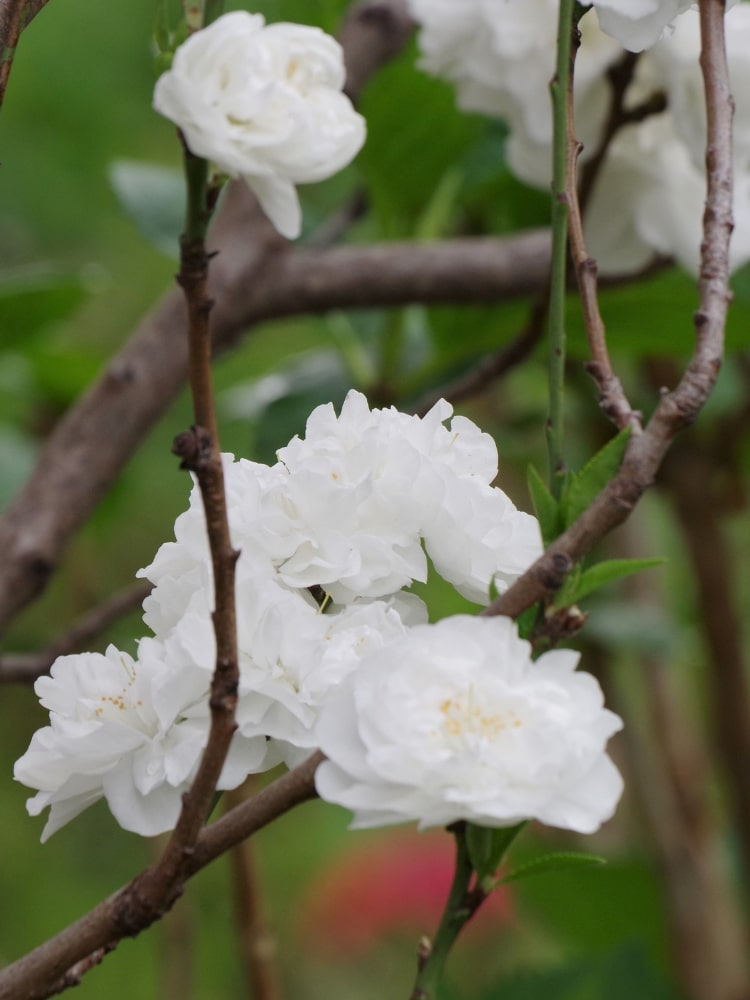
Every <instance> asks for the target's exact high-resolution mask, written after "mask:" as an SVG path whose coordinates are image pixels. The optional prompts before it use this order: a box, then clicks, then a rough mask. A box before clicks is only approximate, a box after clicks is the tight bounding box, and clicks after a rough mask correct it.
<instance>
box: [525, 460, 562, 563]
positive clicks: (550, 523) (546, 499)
mask: <svg viewBox="0 0 750 1000" xmlns="http://www.w3.org/2000/svg"><path fill="white" fill-rule="evenodd" d="M527 482H528V485H529V493H530V494H531V501H532V503H533V504H534V510H535V511H536V516H537V518H538V519H539V527H540V528H541V532H542V540H543V542H544V544H545V545H549V543H550V542H552V541H554V539H555V538H557V536H558V535H559V534H560V532H561V531H562V528H563V524H562V518H561V516H560V505H559V504H558V502H557V500H555V498H554V497H553V496H552V494H551V493H550V491H549V488H548V487H547V484H546V483H545V482H544V480H543V479H542V477H541V476H540V475H539V473H538V472H537V471H536V469H535V468H534V466H533V465H530V466H529V469H528V475H527Z"/></svg>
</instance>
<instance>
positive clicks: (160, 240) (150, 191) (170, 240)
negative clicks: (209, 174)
mask: <svg viewBox="0 0 750 1000" xmlns="http://www.w3.org/2000/svg"><path fill="white" fill-rule="evenodd" d="M109 182H110V184H111V185H112V188H113V190H114V192H115V194H116V195H117V200H118V201H119V202H120V205H121V206H122V209H123V211H124V212H125V214H126V215H127V216H128V218H129V219H130V221H131V222H132V223H133V224H134V225H135V226H136V228H137V229H138V231H139V232H140V234H141V235H142V236H143V237H144V239H146V240H148V242H149V243H150V244H151V245H152V246H154V247H156V249H157V250H160V251H161V252H162V253H164V254H166V255H167V256H168V257H175V258H176V257H177V256H178V254H179V239H180V233H181V232H182V229H183V224H184V221H185V179H184V177H183V175H182V171H181V170H177V169H174V168H172V167H163V166H160V165H159V164H158V163H138V162H136V161H135V160H117V161H116V162H114V163H112V164H111V165H110V168H109Z"/></svg>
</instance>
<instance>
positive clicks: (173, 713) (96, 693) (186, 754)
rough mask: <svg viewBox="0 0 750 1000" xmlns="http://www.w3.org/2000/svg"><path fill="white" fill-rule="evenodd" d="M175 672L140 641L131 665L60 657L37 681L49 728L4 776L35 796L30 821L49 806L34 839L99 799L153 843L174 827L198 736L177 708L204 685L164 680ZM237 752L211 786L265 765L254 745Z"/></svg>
mask: <svg viewBox="0 0 750 1000" xmlns="http://www.w3.org/2000/svg"><path fill="white" fill-rule="evenodd" d="M179 668H180V664H179V662H176V663H170V662H169V658H168V656H167V655H166V652H165V650H164V648H163V647H162V646H161V644H159V643H157V642H156V641H155V640H145V642H144V643H142V649H141V650H140V651H139V658H138V660H133V658H132V657H130V656H128V654H127V653H123V652H120V651H119V650H117V649H115V648H114V646H110V647H109V648H108V649H107V652H106V654H105V655H102V654H101V653H80V654H76V655H71V656H62V657H60V658H59V659H58V660H56V661H55V663H54V664H53V666H52V669H51V672H50V676H49V677H41V678H39V680H37V682H36V684H35V686H34V690H35V691H36V693H37V695H38V696H39V699H40V701H41V703H42V705H43V706H44V707H45V708H47V709H49V712H50V724H49V726H46V727H44V728H43V729H40V730H38V731H37V732H36V733H35V734H34V736H33V738H32V740H31V744H30V746H29V748H28V750H27V751H26V753H25V754H24V755H23V757H21V758H20V759H19V760H18V761H17V762H16V766H15V770H14V776H15V778H16V779H17V780H18V781H20V782H22V783H23V784H25V785H28V786H30V787H31V788H37V789H39V792H38V794H37V795H36V796H34V798H32V799H29V801H28V803H27V808H28V810H29V812H30V813H31V814H32V815H38V814H39V813H40V812H41V811H42V810H43V809H45V808H46V807H47V806H49V807H50V814H49V818H48V820H47V824H46V826H45V828H44V831H43V833H42V840H43V841H44V840H46V839H47V838H48V837H50V836H51V835H52V834H53V833H54V832H55V831H56V830H59V829H60V827H61V826H64V825H65V824H66V823H68V822H69V821H70V820H71V819H73V818H75V817H76V816H77V815H78V814H79V813H80V812H82V811H83V810H84V809H86V808H88V806H90V805H93V803H94V802H96V801H98V800H99V799H101V798H105V799H106V800H107V804H108V806H109V808H110V810H111V812H112V814H113V816H114V817H115V819H116V820H117V821H118V823H119V824H120V826H122V827H123V828H124V829H126V830H131V831H133V832H134V833H139V834H141V835H142V836H154V835H156V834H158V833H163V832H164V831H166V830H170V829H172V828H173V827H174V825H175V823H176V821H177V817H178V815H179V812H180V807H181V800H182V795H183V793H184V792H185V791H187V789H188V787H189V785H190V781H191V779H192V778H193V776H194V774H195V771H196V769H197V766H198V763H199V761H200V757H201V754H202V752H203V748H204V746H205V743H206V738H207V729H206V727H205V726H203V725H200V724H198V725H196V724H194V723H193V722H191V721H189V720H187V719H186V716H185V709H186V708H187V707H188V704H187V703H188V702H189V700H190V699H191V698H193V697H198V698H199V700H200V701H201V702H205V701H207V696H208V686H207V684H201V683H198V684H196V683H195V682H194V681H195V678H193V682H192V683H191V681H190V679H189V677H188V678H186V677H184V676H181V677H180V678H179V683H169V682H170V680H172V679H173V677H174V672H175V671H177V672H179ZM206 676H207V677H208V679H209V680H210V673H208V674H207V675H206ZM241 749H242V754H241V755H242V758H243V759H242V762H241V765H240V766H239V767H235V768H234V773H233V774H231V775H230V767H231V763H232V762H231V761H228V763H227V767H226V768H225V772H224V773H223V774H222V782H221V783H220V787H223V788H226V787H232V784H231V783H230V781H229V780H228V778H234V782H233V783H234V784H235V785H236V784H239V782H241V781H242V780H243V779H244V777H245V776H246V775H247V774H248V773H249V771H255V770H261V769H262V768H263V767H264V766H267V765H266V761H265V758H266V756H267V753H268V749H267V745H266V742H265V740H263V739H262V738H257V739H256V740H255V741H254V742H253V744H252V745H251V744H249V743H246V744H245V745H244V746H243V747H242V748H241ZM271 762H272V761H271ZM238 774H239V777H237V775H238Z"/></svg>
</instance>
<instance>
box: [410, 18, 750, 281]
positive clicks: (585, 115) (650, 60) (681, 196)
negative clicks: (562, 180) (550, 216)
mask: <svg viewBox="0 0 750 1000" xmlns="http://www.w3.org/2000/svg"><path fill="white" fill-rule="evenodd" d="M409 2H410V7H411V10H412V12H413V14H414V16H415V18H416V20H417V21H418V22H419V24H420V34H419V44H420V49H421V51H422V60H421V62H422V65H423V66H424V68H425V69H426V70H428V71H429V72H431V73H434V74H435V75H437V76H442V77H444V78H446V79H448V80H450V81H451V82H452V83H453V84H454V85H455V87H456V99H457V103H458V105H459V106H460V107H462V108H465V109H466V110H468V111H479V112H482V113H485V114H490V115H493V116H496V117H499V118H503V119H504V120H505V121H506V123H507V125H508V128H509V136H508V142H507V162H508V166H509V167H510V169H511V170H512V172H513V173H514V174H515V175H516V176H517V177H518V178H520V179H521V180H522V181H524V182H525V183H527V184H531V185H533V186H535V187H540V188H543V189H545V190H547V189H548V188H549V183H550V178H551V169H552V153H551V145H552V115H551V105H550V99H549V92H548V84H549V81H550V79H551V77H552V75H553V73H554V66H555V36H556V32H557V18H558V13H559V6H560V5H559V0H466V2H465V3H464V4H462V5H461V13H460V16H459V14H458V8H457V6H456V5H455V4H451V3H449V2H448V0H409ZM587 3H588V4H589V5H590V6H592V7H593V8H594V9H593V10H592V11H591V12H590V13H587V14H586V15H585V16H584V17H583V18H582V19H581V21H580V29H581V46H580V49H579V50H578V54H577V58H576V67H575V92H574V104H575V129H576V135H577V137H578V138H579V139H580V140H581V141H582V143H583V150H582V154H581V157H580V162H581V163H582V164H583V163H585V162H586V160H587V159H588V158H589V157H590V156H592V155H593V154H595V153H597V152H598V151H599V150H600V148H601V143H602V141H603V140H604V125H605V122H606V120H607V115H608V109H609V105H610V102H611V97H612V93H611V86H610V83H609V81H608V80H607V78H606V71H607V70H608V69H609V68H610V67H611V66H613V65H614V64H615V63H616V61H617V60H618V59H620V58H621V57H622V54H623V53H622V49H621V46H624V47H625V48H627V49H630V50H632V51H641V50H643V49H648V51H646V52H644V53H643V55H642V56H641V58H640V59H639V60H638V63H637V66H636V68H635V72H634V76H633V80H632V81H631V83H630V85H629V87H628V88H627V92H626V94H625V95H624V107H625V108H626V109H628V110H632V109H634V108H636V107H638V106H639V105H643V103H644V102H646V101H648V99H650V98H652V97H655V96H656V95H660V94H662V95H664V96H665V97H666V101H667V109H666V110H665V111H662V112H661V113H659V114H647V115H645V116H643V117H640V116H636V122H635V123H633V124H630V125H627V126H625V127H624V128H621V129H620V130H619V131H618V132H617V134H616V135H615V136H614V139H610V141H609V145H608V148H607V150H606V156H605V157H604V160H603V164H602V167H601V170H600V171H599V174H598V176H597V179H596V184H595V187H594V190H593V195H592V198H591V201H590V203H589V206H588V211H587V216H586V219H585V220H584V224H585V230H586V236H587V241H588V249H589V251H590V252H591V254H592V256H594V257H595V258H596V259H597V261H598V264H599V267H600V270H601V271H602V273H605V274H628V273H632V272H633V271H637V270H639V269H640V268H643V267H645V266H646V265H648V264H650V263H651V262H653V260H654V259H655V257H657V256H662V257H673V258H675V259H676V260H677V261H679V263H680V264H681V265H682V266H683V267H685V268H686V269H687V270H690V271H692V272H693V273H697V270H698V266H699V255H700V241H701V228H702V214H703V204H704V201H705V184H706V182H705V169H704V159H705V153H704V150H705V141H706V139H705V112H704V103H705V102H704V97H703V81H702V78H701V74H700V68H699V64H698V56H699V52H700V37H699V36H700V32H699V28H698V16H697V14H696V12H695V11H692V10H689V9H688V8H690V7H691V6H694V4H691V2H690V0H587ZM727 7H733V8H734V9H732V10H730V11H729V12H728V14H727V18H726V25H727V33H726V34H727V54H728V59H729V66H730V76H731V80H732V85H733V89H734V91H735V94H736V95H737V113H736V116H735V132H736V136H737V141H736V147H735V201H734V216H735V229H734V234H733V239H732V247H731V258H730V263H731V267H732V269H736V268H738V267H741V266H742V265H743V264H744V263H746V262H747V261H748V260H750V102H748V101H747V100H746V99H745V97H744V94H745V93H746V92H747V86H746V84H747V77H748V69H747V67H748V59H747V51H748V44H750V5H749V4H747V3H739V4H735V3H733V2H729V3H728V4H727ZM613 206H615V208H616V210H613Z"/></svg>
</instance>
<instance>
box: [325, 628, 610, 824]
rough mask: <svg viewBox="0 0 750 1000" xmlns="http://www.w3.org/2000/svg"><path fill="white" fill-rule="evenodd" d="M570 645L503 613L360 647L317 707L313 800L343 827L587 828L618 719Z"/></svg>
mask: <svg viewBox="0 0 750 1000" xmlns="http://www.w3.org/2000/svg"><path fill="white" fill-rule="evenodd" d="M577 660H578V656H577V654H576V653H573V652H570V651H568V650H559V651H553V652H550V653H546V654H544V655H543V656H542V657H540V658H539V660H537V661H536V662H535V663H534V662H532V660H531V648H530V646H529V644H528V643H527V642H524V641H523V640H521V639H519V638H518V634H517V632H516V628H515V625H514V624H513V622H511V621H510V620H509V619H506V618H492V619H488V618H471V617H468V616H457V617H455V618H446V619H444V620H443V621H441V622H439V623H438V624H437V625H423V626H417V627H415V628H413V629H411V630H410V631H409V632H408V633H407V634H406V635H405V636H403V637H402V638H400V639H396V640H395V641H393V642H391V643H390V644H389V645H387V646H385V647H384V648H383V649H381V650H376V651H375V652H373V653H371V654H369V655H368V656H366V657H365V658H363V660H362V662H361V663H360V665H359V667H358V669H357V670H356V671H355V672H353V673H352V674H350V675H349V677H348V678H347V679H346V680H345V681H344V683H343V684H342V685H341V686H340V687H339V688H338V689H336V691H335V692H333V693H332V695H331V697H330V698H329V700H328V701H327V702H326V704H325V705H324V707H323V711H322V713H321V716H320V721H319V723H318V728H317V735H318V743H319V746H320V748H321V749H322V750H323V752H324V753H325V754H326V756H327V758H328V759H327V761H325V762H324V763H323V764H321V765H320V767H319V768H318V771H317V774H316V785H317V789H318V793H319V794H320V796H321V798H323V799H325V800H326V801H328V802H335V803H338V804H339V805H342V806H345V807H346V808H348V809H350V810H351V811H352V812H353V813H354V822H353V824H352V825H353V826H355V827H367V826H381V825H386V824H390V823H401V822H405V821H409V820H418V821H419V824H420V827H423V828H424V827H429V826H436V825H441V826H442V825H446V824H449V823H452V822H455V821H456V820H460V819H465V820H470V821H471V822H474V823H478V824H480V825H484V826H511V825H514V824H516V823H519V822H521V821H522V820H528V819H537V820H539V821H540V822H542V823H546V824H548V825H550V826H558V827H563V828H565V829H570V830H577V831H579V832H581V833H590V832H592V831H594V830H596V829H597V828H598V827H599V826H600V824H601V823H603V822H604V821H605V820H607V819H608V818H609V817H610V816H611V815H612V813H613V811H614V809H615V806H616V804H617V801H618V799H619V797H620V793H621V791H622V779H621V777H620V775H619V773H618V771H617V769H616V768H615V766H614V764H613V763H612V761H611V760H610V759H609V757H608V756H607V755H606V753H605V747H606V743H607V740H608V739H609V737H610V736H611V735H612V734H613V733H615V732H617V730H618V729H620V728H621V725H622V724H621V720H620V719H619V718H618V717H617V716H616V715H614V714H613V713H612V712H610V711H608V710H607V709H606V708H604V707H603V701H602V693H601V690H600V688H599V685H598V683H597V682H596V680H595V679H594V678H593V677H591V676H590V675H588V674H585V673H578V672H576V671H575V666H576V662H577Z"/></svg>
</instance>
